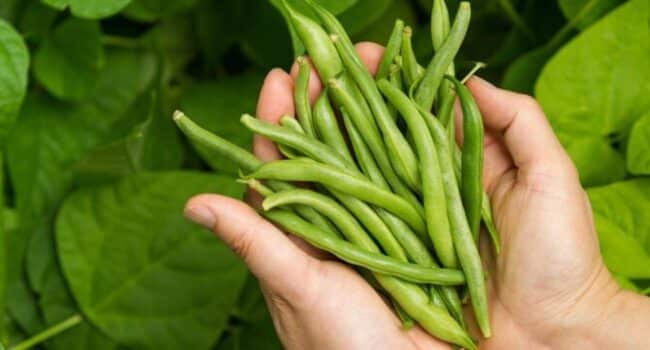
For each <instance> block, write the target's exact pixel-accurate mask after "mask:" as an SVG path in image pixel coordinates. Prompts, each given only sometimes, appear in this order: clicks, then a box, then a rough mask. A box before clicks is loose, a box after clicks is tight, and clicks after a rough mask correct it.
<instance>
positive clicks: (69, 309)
mask: <svg viewBox="0 0 650 350" xmlns="http://www.w3.org/2000/svg"><path fill="white" fill-rule="evenodd" d="M44 277H45V279H44V284H43V291H42V295H41V298H40V300H39V305H40V308H41V310H42V312H43V316H44V318H45V323H46V325H47V326H53V325H55V324H57V323H59V322H61V321H63V320H65V319H67V318H69V317H71V316H73V315H75V314H79V313H80V311H79V310H78V308H77V306H76V304H75V302H74V299H73V298H72V295H71V294H70V291H69V289H68V286H67V284H66V282H65V280H64V278H63V274H62V272H61V270H59V267H58V265H55V266H53V268H52V269H50V270H49V271H48V273H47V275H45V276H44ZM118 347H119V346H118V345H117V344H116V343H115V342H114V341H112V340H111V339H110V338H108V337H107V336H106V335H104V334H103V333H101V332H100V331H99V330H98V329H97V328H95V327H94V326H93V325H92V324H90V323H89V322H88V321H82V323H81V324H79V325H76V326H74V327H73V328H71V329H69V330H67V331H65V332H63V333H60V334H58V335H57V336H56V337H53V338H51V339H50V340H49V341H48V342H47V349H48V350H85V349H93V350H112V349H117V348H118Z"/></svg>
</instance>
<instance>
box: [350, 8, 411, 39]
mask: <svg viewBox="0 0 650 350" xmlns="http://www.w3.org/2000/svg"><path fill="white" fill-rule="evenodd" d="M395 3H403V2H402V1H399V0H397V1H396V0H359V1H357V3H356V4H354V5H353V6H352V7H350V8H349V9H347V10H346V11H345V12H343V13H341V14H340V15H339V20H340V21H341V24H343V27H345V30H346V31H347V32H348V34H349V35H351V36H354V35H355V34H358V33H360V32H361V31H363V30H364V29H366V28H367V27H368V26H370V25H371V24H373V23H375V22H377V21H378V20H379V19H380V18H382V15H383V14H385V13H386V11H387V10H388V9H389V8H390V7H391V6H392V7H395V6H394V4H395ZM387 21H388V20H385V21H383V22H384V23H385V22H387ZM391 29H392V24H389V26H388V31H389V33H390V30H391ZM384 40H386V39H384Z"/></svg>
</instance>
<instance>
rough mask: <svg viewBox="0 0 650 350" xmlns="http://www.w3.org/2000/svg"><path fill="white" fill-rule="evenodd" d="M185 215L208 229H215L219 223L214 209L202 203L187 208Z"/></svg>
mask: <svg viewBox="0 0 650 350" xmlns="http://www.w3.org/2000/svg"><path fill="white" fill-rule="evenodd" d="M185 217H186V218H188V219H190V220H192V221H194V222H195V223H197V224H199V225H201V226H204V227H205V228H208V229H213V228H214V226H215V225H216V223H217V218H216V217H215V215H214V214H213V213H212V211H210V209H208V208H207V207H205V206H202V205H195V206H191V207H188V208H187V209H185Z"/></svg>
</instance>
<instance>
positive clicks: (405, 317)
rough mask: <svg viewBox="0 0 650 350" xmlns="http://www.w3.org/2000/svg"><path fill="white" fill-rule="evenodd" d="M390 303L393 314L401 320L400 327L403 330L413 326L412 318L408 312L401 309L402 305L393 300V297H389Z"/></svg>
mask: <svg viewBox="0 0 650 350" xmlns="http://www.w3.org/2000/svg"><path fill="white" fill-rule="evenodd" d="M390 301H391V304H392V305H393V308H394V309H395V314H396V315H397V318H399V320H400V322H402V328H403V329H404V330H409V329H411V328H413V325H414V323H413V318H411V316H409V314H407V313H406V311H404V309H402V307H401V306H400V305H399V304H398V303H397V302H396V301H395V299H391V300H390Z"/></svg>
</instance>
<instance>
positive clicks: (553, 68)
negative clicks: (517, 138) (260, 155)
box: [0, 0, 650, 350]
mask: <svg viewBox="0 0 650 350" xmlns="http://www.w3.org/2000/svg"><path fill="white" fill-rule="evenodd" d="M291 2H292V3H293V4H294V5H295V6H296V8H298V9H301V10H304V11H307V7H305V6H304V4H303V3H302V2H301V1H300V0H291ZM319 2H320V3H321V4H323V5H324V6H326V7H327V8H328V9H329V10H330V11H332V12H333V13H335V14H337V16H338V17H339V18H340V20H341V21H342V23H343V24H344V26H346V29H347V30H348V32H349V33H350V34H351V35H352V37H353V39H354V40H355V41H361V40H372V41H377V42H380V43H384V42H385V40H387V37H388V34H389V32H390V30H391V28H392V24H393V22H394V20H395V19H396V18H398V17H399V18H403V19H405V21H406V22H407V24H409V25H411V26H413V27H414V29H415V30H414V33H415V34H414V35H415V37H414V46H416V52H418V53H422V55H423V56H422V57H418V59H420V60H422V61H428V60H429V59H430V58H431V55H432V54H433V53H432V52H431V50H430V49H428V50H427V48H428V47H430V46H431V44H430V42H431V39H430V32H429V24H428V17H429V11H430V7H431V4H430V1H427V0H421V1H415V0H413V1H409V0H380V1H378V0H319ZM457 3H458V2H457V1H448V4H449V7H450V9H451V12H452V14H453V12H454V11H455V8H456V6H457ZM279 4H280V2H279V1H277V0H165V1H163V0H110V1H109V0H4V1H1V2H0V152H1V153H0V163H1V164H2V172H0V185H1V186H2V191H1V192H0V194H1V195H2V198H1V199H2V201H1V202H0V203H1V204H2V208H0V248H1V249H0V309H1V310H2V313H1V314H0V315H2V318H0V343H2V344H3V345H4V346H6V347H8V348H11V347H12V346H14V345H16V344H18V343H20V342H21V341H24V340H25V339H28V338H30V337H32V336H34V335H36V334H39V333H41V332H43V331H44V330H48V329H52V328H53V327H54V328H55V329H56V327H59V326H61V325H64V326H65V325H66V324H72V325H73V326H72V327H66V328H67V329H66V330H64V331H61V332H58V333H57V334H56V335H55V336H53V337H51V338H49V339H47V340H46V341H45V342H43V343H41V344H39V345H37V346H38V347H41V348H43V349H55V350H57V349H70V350H74V349H91V348H92V349H106V350H108V349H111V350H112V349H184V348H187V349H218V350H226V349H227V350H230V349H233V350H234V349H279V348H280V343H279V341H278V339H277V336H276V335H275V332H274V330H273V325H272V322H271V318H270V316H269V314H268V311H267V309H266V307H265V304H264V300H263V297H262V295H261V292H260V291H259V286H258V283H257V281H256V280H255V279H254V277H252V276H251V275H250V274H249V273H248V272H247V270H246V268H245V266H244V265H243V264H242V263H241V262H240V261H239V260H238V259H237V258H236V257H235V256H234V255H233V254H232V253H231V252H230V251H229V250H228V249H227V248H226V247H225V246H224V245H223V244H222V243H221V242H220V241H219V240H218V239H217V238H215V237H214V236H213V235H211V234H210V233H209V232H206V231H204V230H202V229H201V228H199V227H198V226H195V225H193V224H191V223H189V222H188V221H187V220H185V219H184V218H183V216H182V210H183V205H184V203H185V201H186V200H187V199H188V198H189V197H191V196H192V195H195V194H198V193H204V192H212V193H220V194H224V195H227V196H232V197H235V198H242V196H243V191H244V188H243V187H242V185H240V184H238V183H237V182H236V181H235V178H236V177H237V169H235V168H233V167H232V166H230V165H228V164H227V162H226V161H225V160H223V159H220V158H219V157H216V156H215V155H213V154H210V152H209V151H207V150H206V149H202V148H201V147H200V146H197V145H193V144H191V143H190V142H189V141H187V140H186V139H184V138H183V137H181V135H180V134H179V132H178V131H177V130H176V129H175V127H174V126H173V123H172V119H171V115H172V112H173V110H174V109H177V108H182V109H183V110H184V111H185V112H186V113H187V114H188V115H190V116H191V117H192V118H193V119H194V120H195V121H197V122H198V123H199V124H201V125H202V126H204V127H206V128H208V129H209V130H210V131H212V132H215V133H216V134H218V135H220V136H222V137H225V138H227V139H228V140H230V141H233V142H235V143H237V144H238V145H241V146H245V147H250V143H251V136H250V134H249V133H248V132H247V131H246V130H245V128H243V127H242V126H241V125H240V124H239V117H240V113H242V112H244V111H246V112H249V113H253V112H254V109H255V104H256V98H257V93H258V92H259V88H260V86H261V84H262V81H263V78H264V73H265V72H266V71H268V70H269V69H270V68H273V67H281V68H284V69H288V68H289V67H290V65H291V63H292V61H293V58H294V57H295V56H296V55H298V54H301V53H302V52H303V47H302V45H301V43H300V41H299V40H298V38H297V37H296V35H295V34H294V33H293V29H292V28H291V27H290V26H288V25H287V24H286V22H285V19H284V16H285V14H284V13H283V12H282V10H281V7H280V6H279ZM648 7H649V5H648V1H647V0H629V1H623V0H580V1H575V0H573V1H565V0H558V1H557V2H555V1H546V0H484V1H477V2H476V3H475V4H474V6H473V11H474V13H473V16H472V18H473V23H472V25H471V29H470V32H469V34H468V38H467V41H466V43H465V44H464V46H463V47H462V49H461V53H460V55H459V59H458V61H457V62H456V65H457V66H458V67H460V69H466V68H467V67H470V66H471V65H472V62H469V61H464V59H465V58H467V59H470V58H471V59H473V60H475V59H480V60H482V61H483V62H485V63H487V68H485V69H484V70H483V71H482V72H481V73H480V74H481V75H482V76H484V77H486V78H488V79H490V80H491V81H494V82H496V83H497V84H501V85H503V86H505V87H508V88H510V89H514V90H517V91H521V92H525V93H529V94H534V95H535V96H536V97H537V98H538V100H539V102H540V103H541V105H542V107H543V109H544V111H545V112H546V113H547V115H548V118H549V120H550V122H551V124H552V125H553V128H554V129H555V131H556V133H557V135H558V136H559V138H560V140H561V142H562V143H563V145H564V146H565V147H566V148H567V150H568V151H569V153H570V155H571V157H572V159H573V160H574V162H575V164H576V165H577V167H578V169H579V171H580V177H581V181H582V182H583V185H584V186H585V188H586V189H587V193H588V196H589V199H590V200H591V204H592V207H593V210H594V219H595V222H596V226H597V229H598V234H599V238H600V245H601V250H602V254H603V256H604V258H605V262H606V263H607V266H608V268H609V269H610V270H611V271H612V272H613V273H614V274H615V276H616V278H617V280H618V281H619V282H620V283H621V285H622V286H624V287H625V288H628V289H632V290H635V291H638V292H643V291H644V290H645V291H647V290H648V287H649V286H650V221H649V220H650V215H648V213H650V178H648V176H649V175H650V141H649V140H650V65H649V64H648V62H649V58H650V57H649V55H650V54H649V53H650V14H649V8H648ZM305 13H306V14H307V15H310V16H312V15H313V14H311V13H309V12H305ZM463 67H465V68H463ZM531 132H534V130H531Z"/></svg>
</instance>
